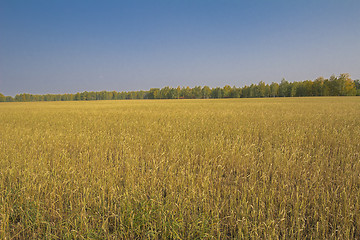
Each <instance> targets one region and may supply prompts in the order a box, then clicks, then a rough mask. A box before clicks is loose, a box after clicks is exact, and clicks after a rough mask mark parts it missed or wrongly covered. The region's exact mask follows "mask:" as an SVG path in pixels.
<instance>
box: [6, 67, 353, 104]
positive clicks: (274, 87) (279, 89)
mask: <svg viewBox="0 0 360 240" xmlns="http://www.w3.org/2000/svg"><path fill="white" fill-rule="evenodd" d="M306 96H360V80H352V79H351V77H350V75H349V74H348V73H343V74H340V75H339V76H335V75H332V76H331V77H330V78H329V79H325V78H324V77H318V78H317V79H315V80H314V81H311V80H305V81H300V82H288V81H287V80H285V79H282V80H281V82H280V83H276V82H273V83H271V84H266V83H264V82H263V81H260V82H259V83H258V84H251V85H250V86H244V87H242V88H241V87H235V86H234V87H230V86H229V85H226V86H224V87H222V88H221V87H215V88H210V87H208V86H204V87H200V86H196V87H193V88H190V87H180V86H179V87H177V88H172V87H163V88H151V89H150V90H148V91H129V92H124V91H123V92H116V91H112V92H110V91H101V92H87V91H85V92H81V93H76V94H68V93H67V94H45V95H34V94H27V93H22V94H17V95H16V96H15V97H11V96H4V95H3V94H1V93H0V102H32V101H87V100H122V99H201V98H204V99H206V98H263V97H306Z"/></svg>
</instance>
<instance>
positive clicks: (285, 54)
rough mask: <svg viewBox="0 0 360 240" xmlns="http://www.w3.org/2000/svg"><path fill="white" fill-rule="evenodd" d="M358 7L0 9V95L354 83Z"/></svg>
mask: <svg viewBox="0 0 360 240" xmlns="http://www.w3.org/2000/svg"><path fill="white" fill-rule="evenodd" d="M359 13H360V1H358V0H301V1H300V0H299V1H295V0H294V1H289V0H273V1H268V0H248V1H241V0H237V1H236V0H217V1H216V0H153V1H148V0H124V1H115V0H106V1H105V0H76V1H74V0H51V1H50V0H0V93H3V94H5V95H11V96H14V95H15V94H18V93H33V94H45V93H76V92H81V91H101V90H109V91H112V90H115V91H130V90H148V89H150V88H152V87H164V86H172V87H177V86H190V87H193V86H197V85H201V86H204V85H208V86H210V87H215V86H224V85H227V84H228V85H231V86H233V85H235V86H239V87H242V86H244V85H249V84H251V83H258V82H259V81H264V82H266V83H271V82H273V81H274V82H280V81H281V79H282V78H286V79H287V80H288V81H301V80H307V79H310V80H313V79H315V78H316V77H319V76H324V77H326V78H327V77H329V76H330V75H332V74H335V75H339V74H340V73H350V74H351V76H352V77H353V79H358V78H360V14H359Z"/></svg>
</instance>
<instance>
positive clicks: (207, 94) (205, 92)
mask: <svg viewBox="0 0 360 240" xmlns="http://www.w3.org/2000/svg"><path fill="white" fill-rule="evenodd" d="M201 94H202V98H209V97H210V96H211V89H210V88H209V87H208V86H204V87H203V88H202V89H201Z"/></svg>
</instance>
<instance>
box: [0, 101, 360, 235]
mask: <svg viewBox="0 0 360 240" xmlns="http://www.w3.org/2000/svg"><path fill="white" fill-rule="evenodd" d="M0 121H1V124H0V238H1V239H5V238H6V239H11V238H14V239H58V238H60V239H83V238H85V239H86V238H88V239H92V238H93V239H104V238H105V239H121V238H126V239H134V238H138V239H143V238H155V239H158V238H159V239H178V238H179V239H204V238H205V239H227V238H236V239H242V238H246V239H248V238H253V239H278V238H279V239H306V238H307V239H309V238H313V239H353V238H358V239H359V236H360V97H333V98H325V97H323V98H275V99H274V98H273V99H270V98H267V99H222V100H130V101H92V102H37V103H0Z"/></svg>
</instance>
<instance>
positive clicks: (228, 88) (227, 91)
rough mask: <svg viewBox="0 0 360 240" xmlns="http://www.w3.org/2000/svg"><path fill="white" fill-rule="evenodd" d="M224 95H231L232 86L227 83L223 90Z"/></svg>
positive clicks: (224, 96) (225, 96)
mask: <svg viewBox="0 0 360 240" xmlns="http://www.w3.org/2000/svg"><path fill="white" fill-rule="evenodd" d="M222 97H223V98H229V97H231V87H230V86H229V85H226V86H225V87H224V88H223V90H222Z"/></svg>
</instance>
